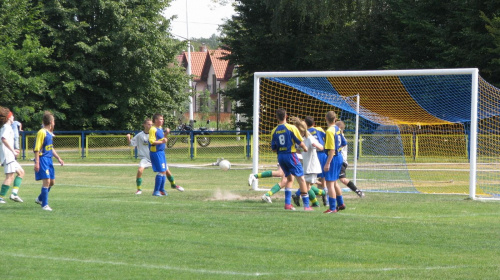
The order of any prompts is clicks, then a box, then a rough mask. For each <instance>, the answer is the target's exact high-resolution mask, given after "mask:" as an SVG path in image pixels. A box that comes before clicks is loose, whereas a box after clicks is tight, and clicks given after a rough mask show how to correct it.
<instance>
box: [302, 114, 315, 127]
mask: <svg viewBox="0 0 500 280" xmlns="http://www.w3.org/2000/svg"><path fill="white" fill-rule="evenodd" d="M304 121H305V122H306V125H307V127H313V126H314V118H313V117H311V116H307V117H306V118H305V119H304Z"/></svg>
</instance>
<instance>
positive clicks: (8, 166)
mask: <svg viewBox="0 0 500 280" xmlns="http://www.w3.org/2000/svg"><path fill="white" fill-rule="evenodd" d="M13 122H14V115H13V113H12V112H11V111H10V109H9V108H5V107H0V123H1V124H2V127H1V129H0V138H1V142H0V163H1V164H2V166H3V168H4V173H5V180H4V181H3V182H2V188H1V190H0V203H5V202H6V201H5V197H6V195H7V192H8V190H9V188H10V184H11V183H12V182H14V186H13V188H12V193H11V195H10V197H9V198H10V199H11V200H13V201H15V202H23V200H22V199H21V198H20V197H19V195H18V194H19V193H18V192H19V188H20V187H21V182H22V180H23V177H24V170H23V168H22V167H21V165H20V164H19V163H18V162H17V156H18V155H19V146H18V145H19V143H16V142H17V140H16V139H15V136H14V131H13V129H12V123H13ZM54 126H55V120H54V115H52V113H50V112H44V114H43V117H42V128H41V129H40V130H39V131H38V133H37V134H36V140H35V145H34V147H33V151H34V153H35V158H34V161H35V164H34V169H35V180H36V181H40V180H41V181H42V188H41V191H40V195H39V196H38V197H37V198H36V199H35V202H36V203H37V204H40V205H41V207H42V210H46V211H52V208H51V207H50V206H49V192H50V189H51V188H52V186H54V184H55V172H54V165H53V163H52V157H55V158H56V159H57V160H58V161H59V163H60V164H61V165H64V161H63V160H62V159H61V157H60V156H59V155H58V154H57V152H56V150H55V149H54V146H53V141H52V139H53V137H54V135H53V133H52V132H53V131H54Z"/></svg>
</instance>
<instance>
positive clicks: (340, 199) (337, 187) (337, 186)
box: [334, 181, 345, 210]
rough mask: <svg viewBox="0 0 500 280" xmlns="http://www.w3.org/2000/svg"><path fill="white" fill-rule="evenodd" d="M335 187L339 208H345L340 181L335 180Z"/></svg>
mask: <svg viewBox="0 0 500 280" xmlns="http://www.w3.org/2000/svg"><path fill="white" fill-rule="evenodd" d="M334 188H335V192H336V194H337V196H336V200H337V210H345V204H344V197H343V196H342V189H341V188H340V184H339V182H338V181H335V182H334Z"/></svg>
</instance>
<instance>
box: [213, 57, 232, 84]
mask: <svg viewBox="0 0 500 280" xmlns="http://www.w3.org/2000/svg"><path fill="white" fill-rule="evenodd" d="M228 54H230V52H229V51H225V50H221V49H217V50H209V51H208V55H209V58H210V61H211V62H212V65H213V67H214V71H215V77H217V80H228V79H229V78H230V77H231V76H230V73H231V71H232V67H229V60H225V59H222V58H223V57H225V56H226V55H228Z"/></svg>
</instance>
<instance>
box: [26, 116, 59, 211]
mask: <svg viewBox="0 0 500 280" xmlns="http://www.w3.org/2000/svg"><path fill="white" fill-rule="evenodd" d="M42 121H43V128H42V129H40V130H39V131H38V133H37V134H36V140H35V147H34V148H33V151H34V152H35V180H36V181H40V180H42V190H41V193H40V195H39V196H38V198H36V200H35V202H36V203H38V204H40V205H42V209H43V210H47V211H52V208H50V206H49V192H50V189H51V188H52V186H54V184H55V179H56V176H55V171H54V165H53V163H52V157H55V158H56V159H57V160H58V161H59V163H60V164H61V165H64V161H63V160H62V159H61V157H60V156H59V155H58V154H57V152H56V150H55V149H54V144H53V137H54V135H53V134H52V131H53V130H54V126H55V120H54V115H52V113H50V112H45V113H44V114H43V118H42Z"/></svg>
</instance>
